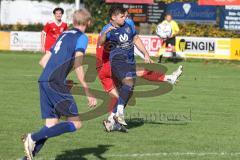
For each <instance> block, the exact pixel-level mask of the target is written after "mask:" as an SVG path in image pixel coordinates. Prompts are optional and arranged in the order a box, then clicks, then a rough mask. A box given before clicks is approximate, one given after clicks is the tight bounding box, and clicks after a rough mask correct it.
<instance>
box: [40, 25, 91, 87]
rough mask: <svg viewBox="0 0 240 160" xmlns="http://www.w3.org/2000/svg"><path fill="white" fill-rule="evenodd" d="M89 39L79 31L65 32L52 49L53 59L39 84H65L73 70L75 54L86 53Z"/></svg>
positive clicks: (51, 58)
mask: <svg viewBox="0 0 240 160" xmlns="http://www.w3.org/2000/svg"><path fill="white" fill-rule="evenodd" d="M87 45H88V37H87V36H86V35H85V34H84V33H82V32H81V31H80V30H78V29H76V28H75V29H72V30H69V31H65V32H63V33H62V34H61V35H60V36H59V38H58V39H57V41H56V43H55V44H54V45H53V46H52V48H51V50H50V51H51V57H50V59H49V61H48V62H47V65H46V67H45V68H44V70H43V72H42V74H41V76H40V78H39V82H59V83H63V82H64V81H65V79H66V77H67V75H68V74H69V72H70V71H71V69H72V68H73V64H74V59H75V53H76V52H77V51H80V52H83V53H85V51H86V48H87Z"/></svg>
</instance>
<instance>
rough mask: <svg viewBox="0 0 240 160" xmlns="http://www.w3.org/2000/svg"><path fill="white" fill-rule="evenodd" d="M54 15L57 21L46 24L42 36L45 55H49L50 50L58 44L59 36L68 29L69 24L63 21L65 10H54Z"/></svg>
mask: <svg viewBox="0 0 240 160" xmlns="http://www.w3.org/2000/svg"><path fill="white" fill-rule="evenodd" d="M53 14H54V17H55V19H54V20H50V21H48V22H47V23H46V25H45V26H44V28H43V31H42V35H41V42H42V51H43V52H44V53H49V50H50V48H51V47H52V46H53V44H54V43H55V42H56V40H57V38H58V37H59V35H60V34H62V32H63V31H65V30H67V29H68V26H67V23H65V22H63V21H62V15H63V14H64V10H63V9H62V8H59V7H57V8H55V9H54V10H53Z"/></svg>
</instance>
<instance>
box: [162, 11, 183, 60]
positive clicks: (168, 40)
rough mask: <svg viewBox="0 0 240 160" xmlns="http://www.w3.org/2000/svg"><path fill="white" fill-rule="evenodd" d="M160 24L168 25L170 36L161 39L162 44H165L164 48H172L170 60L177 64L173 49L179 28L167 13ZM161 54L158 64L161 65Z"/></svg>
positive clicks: (174, 49)
mask: <svg viewBox="0 0 240 160" xmlns="http://www.w3.org/2000/svg"><path fill="white" fill-rule="evenodd" d="M161 24H166V25H170V26H171V34H170V36H169V37H167V38H166V39H163V41H164V43H165V44H166V47H170V46H171V48H172V59H173V62H174V63H176V62H177V59H176V57H177V55H176V48H175V44H176V36H177V34H178V33H179V27H178V24H177V22H176V21H174V20H173V19H172V15H171V14H170V13H167V14H166V16H165V20H164V21H163V22H162V23H161ZM162 56H163V55H162V54H161V55H160V56H159V59H158V62H159V63H161V59H162Z"/></svg>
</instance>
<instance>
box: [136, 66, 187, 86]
mask: <svg viewBox="0 0 240 160" xmlns="http://www.w3.org/2000/svg"><path fill="white" fill-rule="evenodd" d="M182 72H183V66H182V65H180V66H179V67H178V68H177V70H176V71H174V72H173V73H172V74H170V75H165V74H164V73H162V72H158V71H150V70H148V69H145V68H143V67H140V66H137V67H136V73H137V76H138V77H142V78H144V79H146V80H149V81H155V82H169V83H171V84H175V83H176V81H177V80H178V78H179V77H180V76H181V75H182Z"/></svg>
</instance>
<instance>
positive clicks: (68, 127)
mask: <svg viewBox="0 0 240 160" xmlns="http://www.w3.org/2000/svg"><path fill="white" fill-rule="evenodd" d="M74 131H76V128H75V126H74V124H73V123H72V122H61V123H58V124H56V125H55V126H53V127H50V128H47V127H43V128H42V129H41V130H40V131H39V132H36V133H33V134H32V140H33V141H36V142H38V141H40V140H43V139H47V138H51V137H56V136H59V135H61V134H64V133H68V132H74Z"/></svg>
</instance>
